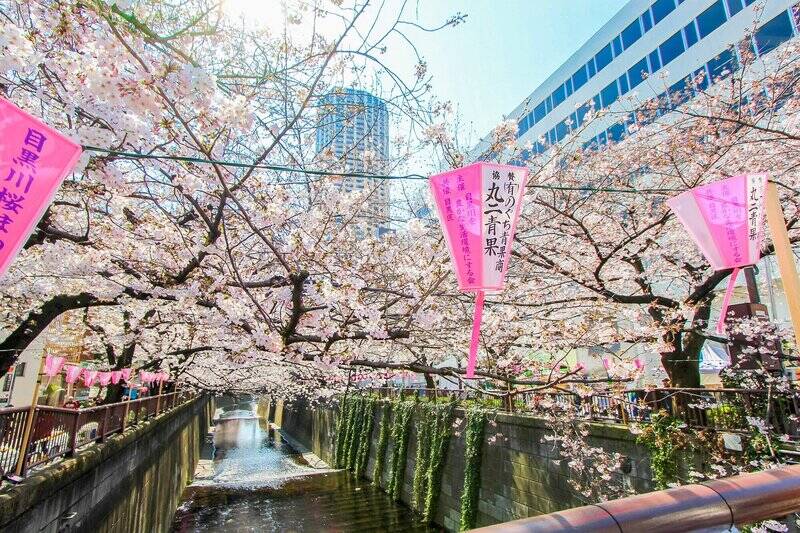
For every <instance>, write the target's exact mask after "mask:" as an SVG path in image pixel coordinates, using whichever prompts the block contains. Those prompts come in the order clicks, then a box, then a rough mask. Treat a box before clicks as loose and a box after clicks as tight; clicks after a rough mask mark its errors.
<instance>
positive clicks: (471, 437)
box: [460, 408, 486, 531]
mask: <svg viewBox="0 0 800 533" xmlns="http://www.w3.org/2000/svg"><path fill="white" fill-rule="evenodd" d="M485 423H486V412H485V411H483V410H481V409H478V408H471V409H469V410H467V427H466V429H465V430H464V489H463V491H462V493H461V524H460V526H461V531H466V530H468V529H473V528H474V527H475V520H476V518H477V516H478V495H479V490H480V487H481V449H482V447H483V427H484V425H485Z"/></svg>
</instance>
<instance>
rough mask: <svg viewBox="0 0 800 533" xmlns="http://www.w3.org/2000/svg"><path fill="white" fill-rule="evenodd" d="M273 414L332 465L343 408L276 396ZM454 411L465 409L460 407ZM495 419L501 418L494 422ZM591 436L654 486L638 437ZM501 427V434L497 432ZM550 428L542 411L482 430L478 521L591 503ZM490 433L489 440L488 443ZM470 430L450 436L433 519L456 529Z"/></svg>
mask: <svg viewBox="0 0 800 533" xmlns="http://www.w3.org/2000/svg"><path fill="white" fill-rule="evenodd" d="M269 415H270V420H272V421H274V422H275V423H276V424H277V425H279V426H281V428H282V429H283V430H284V431H285V432H287V433H288V434H289V435H291V436H292V437H293V438H294V439H296V440H298V441H300V442H301V443H302V444H303V445H304V446H306V447H308V448H309V450H311V451H312V452H313V453H315V454H316V455H318V456H319V457H321V458H322V459H323V460H325V461H326V462H327V463H328V464H331V465H332V464H333V462H334V461H333V450H334V446H335V442H336V418H337V416H336V415H337V411H336V409H335V408H334V407H324V406H317V407H313V408H312V407H309V406H307V405H305V404H303V403H295V404H292V405H283V404H282V403H280V402H278V403H277V404H273V405H272V407H271V408H270V413H269ZM373 416H374V418H373V424H372V434H371V445H370V452H369V453H370V455H369V461H368V464H367V468H366V476H367V478H371V476H372V472H373V465H374V463H375V457H376V449H377V442H378V435H379V425H380V410H379V409H375V411H374V413H373ZM416 416H417V414H416V413H415V414H414V415H413V417H412V420H411V424H410V430H409V431H410V436H409V439H408V449H407V454H406V465H405V476H404V486H403V490H402V497H401V500H402V501H403V502H404V503H406V504H408V505H410V504H411V501H412V482H413V478H414V468H415V457H416V447H417V435H416V424H415V419H414V417H416ZM455 416H456V418H463V417H464V413H463V412H461V411H456V413H455ZM495 424H496V425H495ZM588 429H589V433H590V435H589V438H588V442H589V444H590V445H592V446H598V447H602V448H603V449H605V450H606V451H609V452H617V453H620V454H623V455H624V456H626V457H627V458H628V459H627V461H626V462H625V468H624V470H626V471H627V473H625V474H623V478H624V482H625V483H626V484H628V485H629V486H631V487H632V488H634V489H635V490H636V491H637V492H645V491H648V490H651V481H650V467H649V459H648V452H647V451H646V450H645V449H644V448H643V447H641V446H639V445H638V444H636V437H635V436H634V435H632V434H631V433H630V431H628V429H627V428H626V427H625V426H620V425H607V424H590V425H589V428H588ZM498 433H499V434H501V435H502V437H495V438H494V439H492V437H493V436H495V435H497V434H498ZM546 434H547V426H546V424H545V421H544V420H542V419H539V418H534V417H527V416H519V415H511V414H498V415H497V416H496V417H494V418H493V422H492V423H491V424H488V423H487V426H486V430H485V432H484V437H483V439H484V442H483V447H482V457H481V467H480V481H481V482H480V491H479V500H478V513H477V523H476V526H485V525H491V524H496V523H500V522H507V521H510V520H515V519H518V518H525V517H528V516H534V515H538V514H544V513H550V512H554V511H560V510H563V509H568V508H571V507H576V506H580V505H585V504H586V503H587V501H586V499H585V498H582V497H581V495H580V494H578V493H577V492H576V491H575V490H574V489H573V488H572V487H571V486H570V484H569V481H568V479H569V476H570V474H571V472H570V470H569V468H568V466H567V465H566V464H565V463H566V462H565V461H559V459H560V458H559V457H558V452H557V451H556V450H555V449H554V446H553V444H552V443H543V442H542V439H543V437H544V436H545V435H546ZM490 439H491V442H490ZM464 451H465V441H464V434H463V432H462V433H461V434H457V435H453V436H452V437H451V439H450V442H449V447H448V450H447V454H446V458H445V465H444V470H443V475H442V482H441V488H440V491H439V499H438V505H437V507H436V514H435V521H436V523H438V524H439V525H441V526H444V527H445V528H446V529H448V530H450V531H457V530H458V528H459V520H460V509H461V493H462V487H463V485H464V471H465V458H464ZM393 453H394V446H393V443H392V442H391V439H390V442H389V445H388V449H387V452H386V459H385V463H386V464H387V465H388V464H391V457H392V454H393ZM389 477H390V472H389V468H388V467H385V468H384V470H383V479H381V480H380V485H381V487H383V488H384V489H386V488H387V487H388V486H389Z"/></svg>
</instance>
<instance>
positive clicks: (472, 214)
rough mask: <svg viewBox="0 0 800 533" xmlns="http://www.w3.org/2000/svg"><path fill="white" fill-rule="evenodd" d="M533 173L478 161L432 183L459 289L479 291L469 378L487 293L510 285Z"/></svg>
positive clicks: (448, 173)
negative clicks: (517, 235) (527, 184)
mask: <svg viewBox="0 0 800 533" xmlns="http://www.w3.org/2000/svg"><path fill="white" fill-rule="evenodd" d="M527 177H528V169H527V168H524V167H514V166H509V165H499V164H494V163H483V162H481V163H475V164H472V165H469V166H466V167H463V168H459V169H456V170H451V171H449V172H445V173H443V174H438V175H435V176H431V177H430V178H429V180H428V182H429V184H430V187H431V193H432V194H433V200H434V202H435V204H436V211H437V213H438V215H439V222H440V223H441V225H442V231H443V233H444V236H445V240H446V241H447V246H448V248H449V250H450V259H451V260H452V265H453V270H454V271H455V274H456V279H457V280H458V288H459V290H461V291H464V292H474V293H475V311H474V314H473V320H472V337H471V340H470V348H469V357H468V359H467V377H468V378H473V377H475V367H476V364H477V355H478V340H479V335H480V327H481V320H482V319H483V302H484V296H485V293H486V292H499V291H502V290H503V288H504V287H505V279H506V271H507V270H508V261H509V258H510V256H511V243H512V241H513V240H514V232H515V230H516V227H517V220H518V219H519V213H520V209H521V207H522V196H523V193H524V189H525V180H526V179H527Z"/></svg>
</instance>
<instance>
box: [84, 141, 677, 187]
mask: <svg viewBox="0 0 800 533" xmlns="http://www.w3.org/2000/svg"><path fill="white" fill-rule="evenodd" d="M82 148H83V149H84V150H87V151H90V152H101V153H105V154H108V155H113V156H116V157H122V158H127V159H151V160H161V161H181V162H184V163H197V164H209V165H221V166H226V167H234V168H262V169H265V170H272V171H275V172H296V173H298V174H308V175H312V176H337V177H343V178H367V179H374V180H427V179H428V178H427V176H423V175H422V174H405V175H387V174H367V173H364V172H336V171H328V170H309V169H305V168H297V167H287V166H282V165H264V164H254V163H240V162H237V161H223V160H219V159H204V158H201V157H189V156H177V155H155V154H141V153H137V152H126V151H121V150H109V149H106V148H99V147H97V146H86V145H84V146H83V147H82ZM284 185H290V183H284ZM526 187H530V188H531V189H545V190H555V191H581V192H590V193H591V192H609V193H623V194H666V195H673V194H675V193H680V192H683V189H621V188H616V187H591V186H581V187H570V186H566V185H543V184H535V183H529V184H527V185H526Z"/></svg>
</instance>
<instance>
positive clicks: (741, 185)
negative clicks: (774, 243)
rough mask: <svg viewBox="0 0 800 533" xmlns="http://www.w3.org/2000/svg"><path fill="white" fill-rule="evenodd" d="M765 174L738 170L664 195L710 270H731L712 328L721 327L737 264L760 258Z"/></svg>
mask: <svg viewBox="0 0 800 533" xmlns="http://www.w3.org/2000/svg"><path fill="white" fill-rule="evenodd" d="M766 187H767V175H766V174H744V175H741V176H734V177H732V178H727V179H723V180H719V181H715V182H713V183H709V184H708V185H701V186H700V187H695V188H694V189H689V190H688V191H685V192H682V193H681V194H679V195H678V196H675V197H673V198H670V199H669V200H667V204H668V205H669V207H670V209H672V211H673V212H674V213H675V215H677V217H678V220H680V221H681V223H682V224H683V226H684V227H685V228H686V230H687V231H688V232H689V235H690V236H691V237H692V239H693V240H694V241H695V243H696V244H697V246H698V247H699V248H700V251H701V252H702V253H703V255H704V256H705V258H706V259H707V260H708V262H709V263H710V264H711V267H712V268H713V269H714V270H727V269H733V270H732V272H731V276H730V279H729V280H728V288H727V290H726V291H725V296H724V298H723V301H722V310H721V313H720V318H719V321H718V322H717V332H718V333H722V332H723V331H724V330H725V318H726V315H727V312H728V304H729V303H730V300H731V296H732V295H733V289H734V287H735V285H736V277H737V275H738V274H739V269H740V268H741V267H744V266H749V265H754V264H756V263H758V260H759V259H760V258H761V244H762V242H763V240H764V213H765V211H764V209H765V208H764V198H765V195H764V191H765V190H766Z"/></svg>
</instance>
